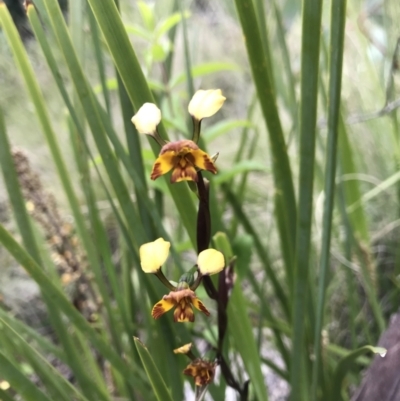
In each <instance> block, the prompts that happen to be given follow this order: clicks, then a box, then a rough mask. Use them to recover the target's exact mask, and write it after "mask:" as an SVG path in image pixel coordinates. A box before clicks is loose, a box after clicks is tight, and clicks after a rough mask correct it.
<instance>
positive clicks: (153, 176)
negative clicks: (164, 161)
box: [150, 163, 162, 180]
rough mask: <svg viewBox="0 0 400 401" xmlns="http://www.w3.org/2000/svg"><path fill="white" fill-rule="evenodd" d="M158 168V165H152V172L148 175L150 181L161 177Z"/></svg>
mask: <svg viewBox="0 0 400 401" xmlns="http://www.w3.org/2000/svg"><path fill="white" fill-rule="evenodd" d="M160 167H161V164H160V163H154V165H153V170H152V172H151V175H150V178H151V179H152V180H156V179H157V178H158V177H160V176H161V175H162V172H161V169H160Z"/></svg>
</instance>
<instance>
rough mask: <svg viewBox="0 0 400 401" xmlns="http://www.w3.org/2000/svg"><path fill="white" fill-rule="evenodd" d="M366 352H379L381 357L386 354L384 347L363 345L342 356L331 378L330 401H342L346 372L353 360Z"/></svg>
mask: <svg viewBox="0 0 400 401" xmlns="http://www.w3.org/2000/svg"><path fill="white" fill-rule="evenodd" d="M368 352H373V353H374V354H379V355H380V356H381V357H384V356H385V355H386V352H387V351H386V349H385V348H382V347H373V346H371V345H365V346H364V347H361V348H358V349H356V350H354V351H352V352H350V353H349V354H348V355H346V356H345V357H344V358H342V359H341V360H340V361H339V363H338V365H337V366H336V369H335V373H334V375H333V379H332V387H331V391H330V401H342V400H343V397H342V383H343V379H344V378H345V376H346V374H347V372H348V371H349V370H350V368H351V366H352V364H353V363H354V361H355V360H356V359H357V358H358V357H360V356H361V355H364V354H366V353H368Z"/></svg>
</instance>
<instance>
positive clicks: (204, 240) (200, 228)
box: [193, 119, 248, 401]
mask: <svg viewBox="0 0 400 401" xmlns="http://www.w3.org/2000/svg"><path fill="white" fill-rule="evenodd" d="M195 122H196V120H195V119H193V123H194V124H195ZM198 123H199V127H198V128H199V132H200V122H198ZM194 126H195V127H196V125H194ZM195 129H196V128H195ZM193 138H194V135H193ZM193 140H194V139H193ZM196 184H197V191H198V197H199V210H198V213H197V253H200V252H202V251H204V250H205V249H208V247H209V244H210V240H211V214H210V204H209V194H210V187H209V182H208V181H204V179H203V175H202V173H201V171H198V172H197V183H196ZM232 273H233V262H231V263H230V265H229V266H228V267H227V268H225V269H224V270H223V271H222V272H221V273H220V275H219V284H218V288H219V290H217V289H216V288H215V285H214V283H213V282H212V280H211V278H210V277H209V276H203V277H202V280H203V283H204V288H205V290H206V291H207V294H208V296H209V297H210V298H211V299H214V300H215V301H216V302H217V305H218V308H217V310H218V348H217V350H216V353H217V360H218V361H219V364H220V366H221V372H222V375H223V376H224V378H225V381H226V383H227V384H228V386H230V387H232V388H233V389H235V390H236V391H237V392H238V393H239V394H240V400H241V401H247V399H248V384H247V383H245V384H244V386H243V388H241V386H240V384H239V382H238V381H237V380H236V379H235V377H234V376H233V373H232V371H231V369H230V367H229V364H228V363H227V362H226V360H225V358H224V356H223V354H222V345H223V341H224V337H225V334H226V329H227V326H228V316H227V312H226V309H227V305H228V298H229V295H228V294H229V291H230V289H231V288H232V285H233V284H232V283H233V281H232V280H231V276H232ZM199 274H200V272H199Z"/></svg>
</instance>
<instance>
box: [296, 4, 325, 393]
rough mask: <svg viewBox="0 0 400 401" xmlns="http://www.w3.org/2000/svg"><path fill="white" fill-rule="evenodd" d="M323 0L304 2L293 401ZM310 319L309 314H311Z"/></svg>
mask: <svg viewBox="0 0 400 401" xmlns="http://www.w3.org/2000/svg"><path fill="white" fill-rule="evenodd" d="M321 16H322V1H321V0H304V2H303V17H302V18H303V19H302V56H301V72H302V75H301V104H300V121H301V122H300V178H299V188H300V190H299V214H298V220H297V238H296V260H295V280H294V299H293V343H292V344H293V345H292V359H291V372H290V384H291V387H292V389H291V401H297V400H304V401H305V400H308V399H309V398H308V397H307V395H306V394H307V393H306V391H307V388H308V383H306V382H305V375H304V373H305V372H304V368H305V365H304V364H305V352H304V350H305V349H306V348H307V347H306V346H305V344H304V339H305V328H306V324H305V319H304V316H307V312H306V308H307V305H308V302H307V294H308V284H309V278H308V273H309V262H310V260H309V257H310V245H311V243H310V240H311V221H312V201H313V180H314V157H315V138H316V121H317V98H318V74H319V52H320V48H319V45H320V40H319V38H320V30H321ZM308 316H310V315H308Z"/></svg>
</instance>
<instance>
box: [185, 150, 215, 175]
mask: <svg viewBox="0 0 400 401" xmlns="http://www.w3.org/2000/svg"><path fill="white" fill-rule="evenodd" d="M190 154H191V155H192V156H193V158H194V164H195V166H196V167H198V168H200V169H202V170H207V171H210V172H211V173H213V174H216V173H217V169H216V168H215V166H214V163H213V161H212V160H211V158H210V156H208V154H207V153H206V152H204V151H202V150H201V149H197V150H192V151H191V152H190Z"/></svg>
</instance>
